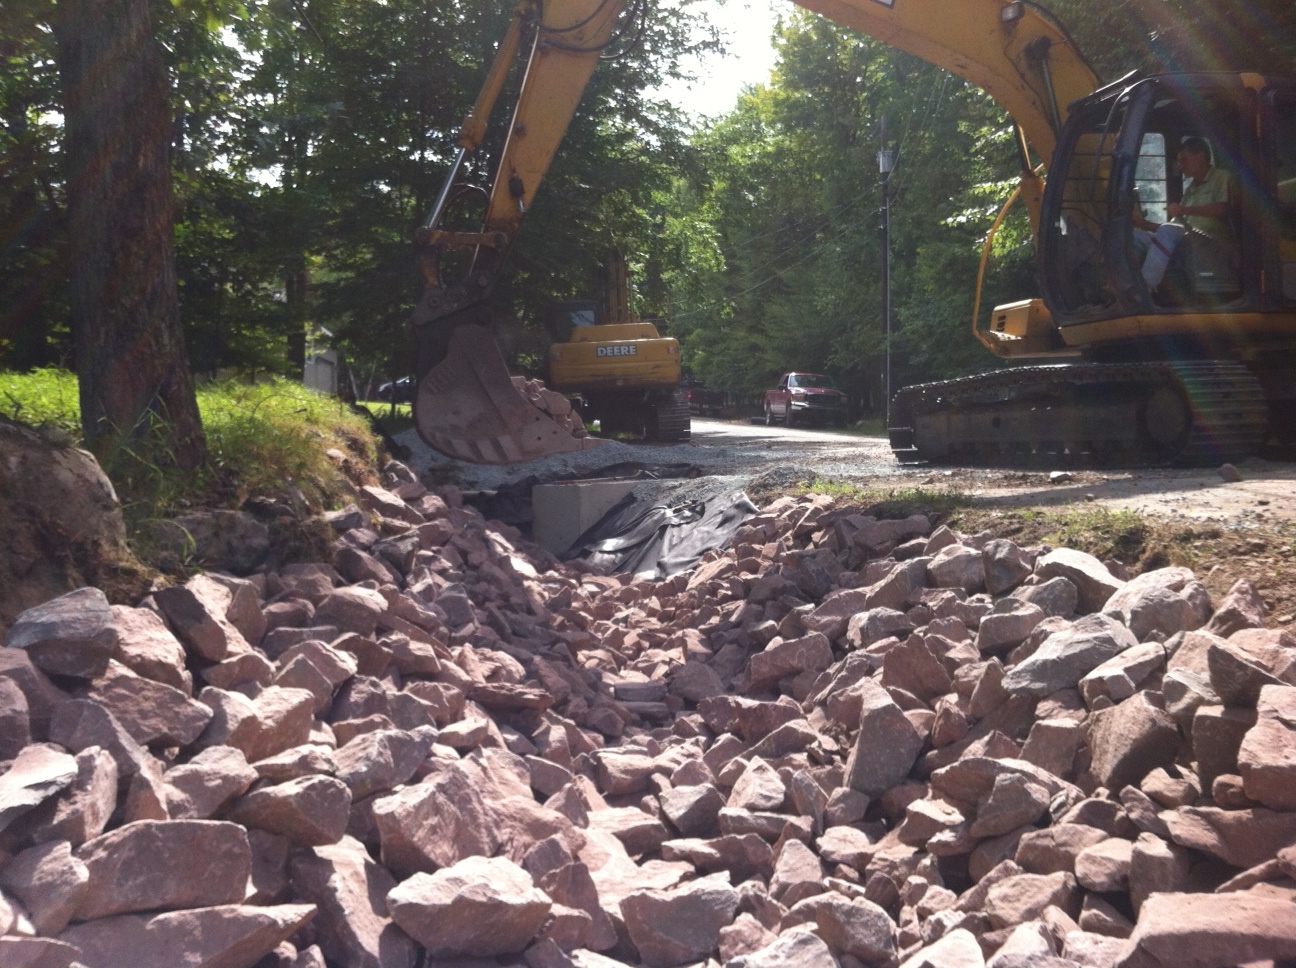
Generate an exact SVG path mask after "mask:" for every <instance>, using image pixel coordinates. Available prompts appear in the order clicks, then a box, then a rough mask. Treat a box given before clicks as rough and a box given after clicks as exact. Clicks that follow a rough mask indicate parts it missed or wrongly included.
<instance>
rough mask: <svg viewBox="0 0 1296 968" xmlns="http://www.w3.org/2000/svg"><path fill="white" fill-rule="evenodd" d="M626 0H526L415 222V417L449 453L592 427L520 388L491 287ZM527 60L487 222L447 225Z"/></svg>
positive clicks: (512, 450) (557, 439)
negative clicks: (503, 344) (449, 259)
mask: <svg viewBox="0 0 1296 968" xmlns="http://www.w3.org/2000/svg"><path fill="white" fill-rule="evenodd" d="M632 2H633V0H632ZM623 6H624V3H623V0H520V2H519V3H518V5H517V7H516V8H515V9H514V11H513V15H512V18H511V20H510V23H509V28H508V31H507V33H506V34H505V37H504V40H503V41H502V42H501V44H500V47H499V50H498V51H497V52H496V56H495V60H494V63H493V64H492V66H491V69H490V72H489V74H488V75H487V79H486V83H485V84H484V85H483V87H482V91H481V94H480V95H479V96H478V98H477V102H476V104H474V105H473V109H472V111H471V113H469V115H468V117H467V118H465V119H464V122H463V125H462V126H461V128H460V131H459V139H458V144H459V148H458V151H457V152H456V154H455V159H454V162H453V164H452V166H451V171H450V173H449V175H448V177H447V178H446V181H445V185H444V187H443V188H442V190H441V192H440V194H439V195H438V197H437V201H436V204H435V206H434V208H433V210H432V213H431V215H430V216H429V217H428V219H427V221H426V222H425V223H424V225H423V227H422V228H421V229H420V230H419V233H418V243H419V250H420V251H419V256H420V262H421V264H422V267H423V275H424V281H425V283H426V286H425V288H424V291H423V296H422V298H421V299H420V300H419V304H418V306H417V308H416V309H415V311H414V326H415V333H416V334H417V339H418V344H419V349H418V361H417V372H418V374H419V376H420V380H419V390H418V393H417V395H416V397H415V400H414V420H415V426H416V427H417V428H418V431H419V434H420V436H422V437H423V439H424V440H425V441H427V443H428V444H430V445H431V446H432V447H434V448H436V449H437V450H439V451H441V452H442V453H444V454H448V455H449V456H451V457H456V458H459V459H461V460H468V461H473V462H476V463H492V464H495V463H515V462H518V461H524V460H530V459H533V458H536V457H543V456H546V455H548V454H553V453H564V452H567V451H573V450H580V449H582V448H584V447H586V446H588V445H589V438H576V437H573V436H572V435H571V433H570V432H568V431H567V430H566V429H564V428H563V427H562V426H560V425H559V424H558V423H556V422H554V421H553V420H551V419H550V418H549V417H548V416H547V415H546V414H545V413H543V412H542V411H540V410H539V409H537V408H536V407H535V406H533V405H532V404H531V403H529V402H528V401H527V400H526V399H525V398H523V397H522V396H521V394H520V393H519V392H518V391H517V390H516V389H515V388H514V386H513V383H512V380H511V378H510V377H509V374H508V368H507V366H506V365H505V364H504V361H503V358H502V357H501V356H500V352H499V348H498V347H497V346H496V344H495V340H494V337H493V333H492V327H491V319H490V296H491V293H492V290H493V289H494V281H495V274H496V272H498V270H499V266H500V263H501V262H502V261H503V259H504V256H505V254H506V253H507V252H508V249H509V247H510V246H511V245H512V243H513V239H514V238H515V237H516V235H517V230H518V228H519V226H520V225H521V223H522V220H523V218H524V217H525V215H526V213H527V212H528V211H529V210H530V208H531V201H532V199H533V198H534V197H535V193H536V189H537V188H538V187H539V185H540V181H541V179H542V178H543V177H544V174H545V172H546V171H547V170H548V169H549V163H550V162H551V161H552V160H553V156H554V153H555V152H556V151H557V150H558V145H559V144H560V143H561V142H562V139H563V135H564V134H565V133H566V131H567V125H568V123H569V122H570V121H571V118H572V115H573V114H574V113H575V111H576V105H577V104H578V103H579V102H580V98H581V95H582V93H583V92H584V90H585V87H586V85H587V84H588V83H589V79H590V76H591V75H592V74H593V73H594V68H595V67H596V66H597V64H598V60H599V56H600V54H601V53H602V52H603V51H604V50H605V49H606V48H607V46H608V44H609V43H610V42H612V41H613V40H614V35H615V33H616V28H617V25H618V21H619V18H620V16H621V14H622V10H623ZM636 6H637V5H636ZM519 60H523V61H525V66H524V70H525V74H524V75H523V79H522V83H521V90H520V93H519V95H518V99H517V103H516V105H515V107H514V110H513V119H512V122H511V124H510V127H509V130H508V133H507V136H506V138H505V142H504V148H503V150H502V151H501V153H500V157H499V159H498V162H497V165H496V168H495V172H494V181H493V184H492V186H491V190H490V195H489V201H488V203H487V208H486V213H485V216H484V218H483V220H482V227H481V230H480V231H477V232H456V231H449V230H446V229H443V228H441V222H442V220H443V218H444V217H445V214H446V211H447V209H448V208H449V206H450V204H451V202H452V200H453V196H454V192H455V187H456V181H457V179H458V176H459V171H460V169H461V167H462V165H463V163H464V161H465V160H466V158H467V156H468V155H469V154H470V153H471V152H472V151H473V150H475V149H476V148H478V147H479V146H480V145H481V142H482V140H483V138H484V137H485V133H486V120H487V118H488V117H489V116H490V114H491V111H492V109H493V108H494V106H495V102H496V100H497V99H498V97H499V94H500V91H501V90H502V89H503V86H504V83H505V81H506V79H507V77H508V74H509V71H510V69H511V68H512V67H513V65H514V63H515V62H516V61H519ZM453 250H461V251H462V250H468V251H469V252H471V257H470V261H469V268H468V270H467V272H466V274H465V277H464V278H463V279H462V280H460V281H458V282H455V283H447V280H446V279H445V278H444V256H446V255H447V254H448V253H449V252H450V251H453Z"/></svg>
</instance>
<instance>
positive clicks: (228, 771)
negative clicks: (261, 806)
mask: <svg viewBox="0 0 1296 968" xmlns="http://www.w3.org/2000/svg"><path fill="white" fill-rule="evenodd" d="M256 780H257V772H256V770H254V769H252V767H251V766H249V765H248V761H247V757H245V756H244V755H243V753H242V752H241V751H239V750H237V749H235V748H234V747H232V746H212V747H210V748H208V749H205V750H203V751H202V752H200V753H199V754H198V755H197V756H195V757H194V758H193V759H192V760H190V761H189V762H188V763H181V764H180V765H179V766H173V767H171V769H169V770H167V771H166V774H165V775H164V776H163V782H164V783H165V784H166V788H167V789H166V801H167V810H168V812H169V814H170V815H171V818H172V819H173V820H206V819H208V818H209V817H213V816H215V815H216V814H217V813H219V812H220V811H222V810H224V809H225V807H227V806H228V805H229V804H230V803H231V802H233V800H234V799H235V798H236V797H239V796H242V795H243V793H244V792H245V791H246V790H247V789H248V787H250V786H251V785H252V784H253V783H255V782H256Z"/></svg>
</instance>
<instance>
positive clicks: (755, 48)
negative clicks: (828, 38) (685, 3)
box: [662, 0, 792, 117]
mask: <svg viewBox="0 0 1296 968" xmlns="http://www.w3.org/2000/svg"><path fill="white" fill-rule="evenodd" d="M699 7H700V10H701V12H702V13H703V14H705V15H706V16H707V17H708V18H709V19H710V20H711V22H712V23H714V24H716V25H718V26H719V27H720V28H721V30H722V31H723V32H724V35H725V47H726V48H727V49H728V53H727V54H726V55H725V56H724V57H719V56H711V57H708V58H706V60H705V61H703V62H702V63H700V64H695V65H694V64H685V67H686V69H691V70H692V71H693V72H694V73H696V74H697V75H698V79H697V80H696V81H694V82H692V83H691V84H685V83H682V82H681V83H675V84H669V85H667V86H665V87H664V88H662V93H663V94H664V95H665V96H666V97H668V98H670V100H672V101H674V102H675V103H676V104H678V105H679V106H680V107H682V108H683V109H684V110H686V111H689V112H691V113H693V114H701V115H705V116H706V117H716V116H717V115H720V114H724V113H725V112H727V111H730V110H732V109H733V106H734V104H735V103H737V101H738V95H739V94H740V93H742V89H743V87H745V86H746V85H749V84H764V83H767V82H768V81H769V75H770V70H771V69H772V68H773V67H774V48H773V47H772V46H771V44H770V35H771V33H772V32H773V30H774V19H775V17H776V16H777V15H778V13H780V12H783V13H786V12H787V11H789V10H791V9H792V4H791V2H790V0H702V2H701V4H699Z"/></svg>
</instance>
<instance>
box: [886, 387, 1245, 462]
mask: <svg viewBox="0 0 1296 968" xmlns="http://www.w3.org/2000/svg"><path fill="white" fill-rule="evenodd" d="M888 425H889V429H890V437H891V449H892V450H893V451H894V452H895V455H896V458H897V459H898V460H900V461H901V462H904V463H913V462H918V461H928V462H932V463H952V462H958V463H968V464H981V465H1009V466H1045V465H1047V466H1049V467H1058V466H1138V465H1162V466H1164V465H1176V464H1177V465H1192V464H1199V465H1200V464H1210V463H1217V462H1219V461H1224V460H1231V459H1237V458H1240V457H1245V456H1247V455H1248V454H1253V453H1255V452H1256V451H1257V450H1258V449H1259V448H1260V447H1261V445H1262V444H1263V443H1264V441H1265V436H1266V433H1267V428H1268V410H1267V406H1266V402H1265V396H1264V393H1263V391H1262V389H1261V386H1260V383H1259V381H1258V380H1257V379H1256V377H1255V376H1254V374H1252V372H1251V371H1250V370H1249V369H1247V367H1245V366H1243V365H1242V364H1240V363H1228V362H1200V363H1196V362H1195V363H1127V364H1100V363H1084V364H1067V365H1062V366H1032V367H1020V368H1014V369H1009V370H1002V371H999V372H995V373H985V374H981V375H979V376H972V377H965V378H963V379H959V380H947V381H943V382H940V383H927V384H920V385H917V386H911V387H906V388H905V389H903V390H901V391H900V392H899V393H897V394H896V396H895V398H894V400H893V401H892V403H891V412H890V415H889V420H888Z"/></svg>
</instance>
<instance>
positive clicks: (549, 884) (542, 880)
mask: <svg viewBox="0 0 1296 968" xmlns="http://www.w3.org/2000/svg"><path fill="white" fill-rule="evenodd" d="M538 886H539V888H540V890H542V891H544V892H545V894H547V895H549V897H550V899H551V900H552V901H553V902H554V903H555V904H563V905H566V906H567V907H569V908H572V909H574V910H577V911H584V912H585V913H586V914H587V915H589V919H590V923H589V928H588V930H587V931H586V933H585V940H584V946H585V947H586V948H589V949H591V950H593V951H605V950H607V949H608V948H611V947H612V946H613V945H615V944H616V941H617V933H616V927H615V926H614V925H613V924H612V919H611V918H610V917H608V913H607V911H605V910H604V909H603V907H602V905H601V904H600V903H599V890H598V887H597V886H596V885H595V883H594V878H593V877H591V876H590V871H589V868H588V867H587V866H586V865H585V864H583V863H581V862H580V861H573V862H572V863H570V864H563V865H561V866H560V867H556V868H554V869H553V870H550V871H546V872H545V873H544V874H542V875H540V877H539V883H538Z"/></svg>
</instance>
